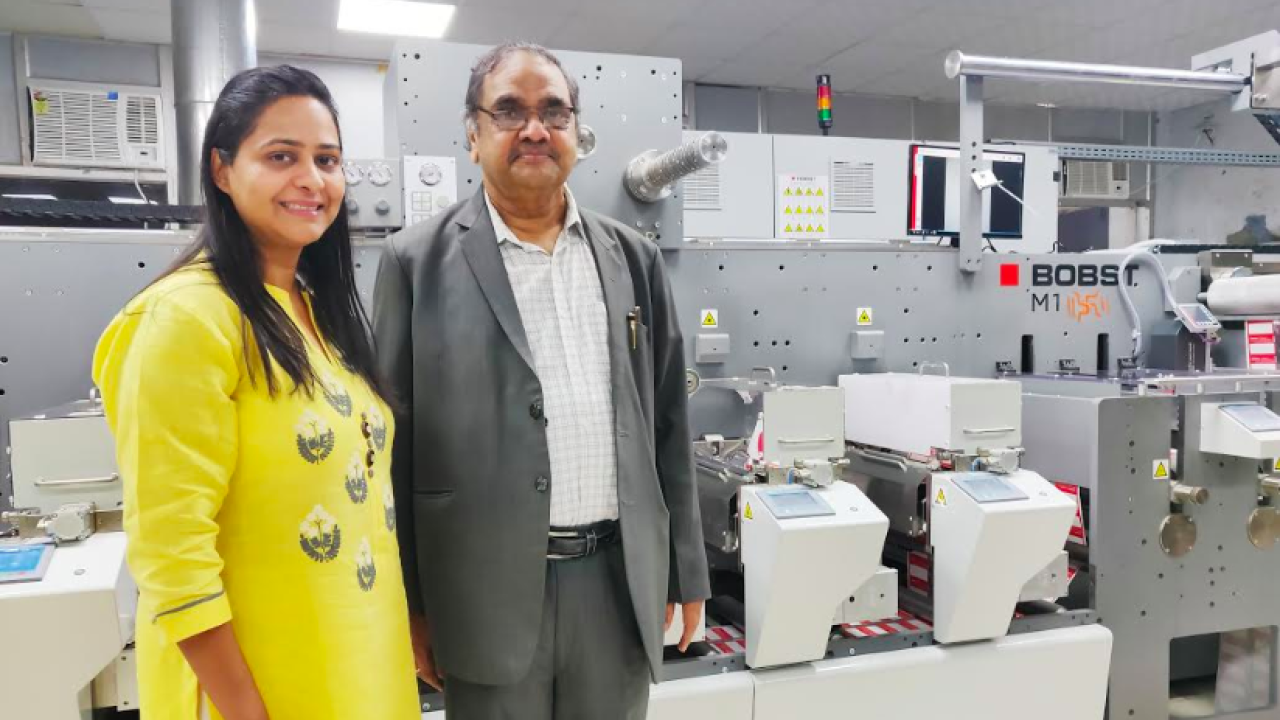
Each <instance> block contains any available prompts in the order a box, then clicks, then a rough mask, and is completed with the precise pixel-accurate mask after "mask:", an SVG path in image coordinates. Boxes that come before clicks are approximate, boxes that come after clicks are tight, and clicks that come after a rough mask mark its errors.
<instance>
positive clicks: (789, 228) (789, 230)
mask: <svg viewBox="0 0 1280 720" xmlns="http://www.w3.org/2000/svg"><path fill="white" fill-rule="evenodd" d="M785 232H794V231H793V230H792V229H791V226H790V225H788V226H787V229H786V231H785Z"/></svg>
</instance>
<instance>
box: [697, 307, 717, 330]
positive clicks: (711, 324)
mask: <svg viewBox="0 0 1280 720" xmlns="http://www.w3.org/2000/svg"><path fill="white" fill-rule="evenodd" d="M698 324H699V325H701V326H702V327H704V328H707V329H715V328H718V327H720V311H719V310H714V309H712V310H703V311H702V312H700V313H698Z"/></svg>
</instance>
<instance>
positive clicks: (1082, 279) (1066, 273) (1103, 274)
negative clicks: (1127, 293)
mask: <svg viewBox="0 0 1280 720" xmlns="http://www.w3.org/2000/svg"><path fill="white" fill-rule="evenodd" d="M1137 271H1138V268H1137V267H1127V268H1125V270H1124V282H1125V284H1126V285H1128V286H1129V287H1133V286H1134V285H1135V283H1134V280H1133V276H1134V273H1136V272H1137ZM1021 284H1022V266H1021V265H1019V264H1017V263H1003V264H1001V265H1000V286H1001V287H1018V286H1019V285H1021ZM1119 284H1120V266H1119V265H1067V264H1062V265H1050V264H1048V263H1037V264H1035V265H1032V266H1031V285H1032V287H1115V286H1117V285H1119Z"/></svg>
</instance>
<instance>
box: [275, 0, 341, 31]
mask: <svg viewBox="0 0 1280 720" xmlns="http://www.w3.org/2000/svg"><path fill="white" fill-rule="evenodd" d="M338 2H339V0H257V4H256V7H257V12H258V22H259V23H281V24H289V25H318V26H322V27H325V28H328V29H331V30H332V29H337V27H338Z"/></svg>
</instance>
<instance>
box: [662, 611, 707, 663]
mask: <svg viewBox="0 0 1280 720" xmlns="http://www.w3.org/2000/svg"><path fill="white" fill-rule="evenodd" d="M705 604H706V603H705V602H704V601H702V600H698V601H697V602H691V603H685V604H683V605H681V606H680V619H681V622H683V623H684V631H683V632H681V633H680V644H679V645H678V646H677V647H679V648H680V652H684V651H685V650H688V649H689V642H690V641H692V640H693V634H694V633H695V632H697V630H698V620H700V619H702V608H703V606H704V605H705ZM675 617H676V604H675V603H667V621H666V623H665V624H664V625H663V626H662V631H663V632H666V631H668V630H670V629H671V621H672V620H674V619H675Z"/></svg>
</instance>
